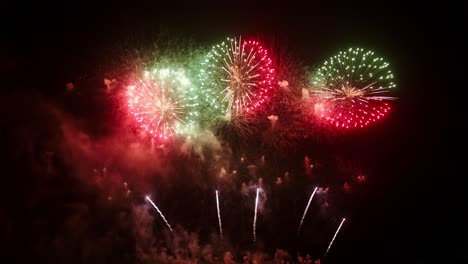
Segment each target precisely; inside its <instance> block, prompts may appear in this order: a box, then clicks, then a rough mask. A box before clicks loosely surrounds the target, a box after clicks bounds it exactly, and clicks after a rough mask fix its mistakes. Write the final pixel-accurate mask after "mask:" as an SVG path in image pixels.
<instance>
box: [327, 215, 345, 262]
mask: <svg viewBox="0 0 468 264" xmlns="http://www.w3.org/2000/svg"><path fill="white" fill-rule="evenodd" d="M345 220H346V218H343V220H341V224H340V226H338V229H337V230H336V232H335V235H334V236H333V238H332V240H331V241H330V245H328V248H327V252H326V253H325V256H326V255H327V254H328V251H329V250H330V248H331V246H332V244H333V241H335V238H336V235H338V232H340V228H341V226H342V225H343V222H344V221H345Z"/></svg>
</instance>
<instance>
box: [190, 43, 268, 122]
mask: <svg viewBox="0 0 468 264" xmlns="http://www.w3.org/2000/svg"><path fill="white" fill-rule="evenodd" d="M272 66H273V65H272V60H271V58H270V57H269V56H268V52H267V50H266V49H265V48H263V47H262V46H261V45H260V44H259V42H257V41H252V40H248V41H247V40H242V39H241V38H239V39H235V38H234V39H232V38H228V39H227V40H226V41H225V42H222V43H221V44H218V45H215V46H213V48H212V49H211V51H210V52H209V53H208V55H207V56H206V58H205V60H204V61H203V63H202V70H201V72H200V75H199V78H200V83H201V87H200V89H201V91H202V94H203V97H204V98H205V103H206V104H207V105H208V106H209V108H210V110H211V111H213V112H214V113H215V114H216V115H222V116H226V115H227V116H230V117H235V116H238V115H242V114H246V113H251V112H254V111H255V110H256V109H257V108H259V107H260V106H262V105H263V104H264V103H265V101H266V100H267V99H268V96H269V94H270V91H271V90H272V89H273V88H274V83H275V82H274V78H275V70H274V69H273V67H272Z"/></svg>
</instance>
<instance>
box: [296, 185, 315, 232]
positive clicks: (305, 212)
mask: <svg viewBox="0 0 468 264" xmlns="http://www.w3.org/2000/svg"><path fill="white" fill-rule="evenodd" d="M316 191H317V187H315V189H314V191H313V192H312V194H311V195H310V198H309V202H308V203H307V206H306V208H305V210H304V214H303V215H302V219H301V223H300V224H299V228H298V229H297V234H299V232H300V231H301V226H302V223H303V222H304V218H305V216H306V214H307V210H309V206H310V202H311V201H312V198H314V194H315V192H316Z"/></svg>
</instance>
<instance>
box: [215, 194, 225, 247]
mask: <svg viewBox="0 0 468 264" xmlns="http://www.w3.org/2000/svg"><path fill="white" fill-rule="evenodd" d="M216 209H217V210H218V224H219V235H220V237H221V239H223V226H222V225H221V212H220V210H219V195H218V190H216Z"/></svg>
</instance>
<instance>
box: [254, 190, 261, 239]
mask: <svg viewBox="0 0 468 264" xmlns="http://www.w3.org/2000/svg"><path fill="white" fill-rule="evenodd" d="M259 190H260V188H257V197H256V198H255V215H254V220H253V242H254V243H255V241H256V240H257V233H256V232H255V231H256V228H257V207H258V191H259Z"/></svg>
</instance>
